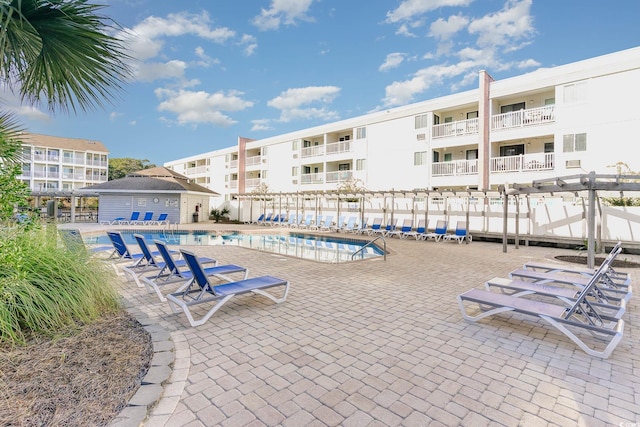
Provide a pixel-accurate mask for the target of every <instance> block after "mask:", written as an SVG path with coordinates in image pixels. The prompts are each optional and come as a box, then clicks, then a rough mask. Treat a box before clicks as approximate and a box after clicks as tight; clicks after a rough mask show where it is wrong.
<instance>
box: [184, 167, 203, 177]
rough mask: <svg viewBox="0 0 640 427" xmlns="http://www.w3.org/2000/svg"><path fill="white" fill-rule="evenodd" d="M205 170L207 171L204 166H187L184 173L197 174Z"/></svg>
mask: <svg viewBox="0 0 640 427" xmlns="http://www.w3.org/2000/svg"><path fill="white" fill-rule="evenodd" d="M206 172H207V167H206V166H195V167H191V168H187V170H186V171H185V175H197V174H200V173H206Z"/></svg>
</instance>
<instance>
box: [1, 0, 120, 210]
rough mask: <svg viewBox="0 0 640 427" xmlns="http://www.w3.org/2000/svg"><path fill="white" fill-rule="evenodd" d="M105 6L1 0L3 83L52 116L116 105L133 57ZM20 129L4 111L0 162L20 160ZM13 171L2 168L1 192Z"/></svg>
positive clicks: (72, 0)
mask: <svg viewBox="0 0 640 427" xmlns="http://www.w3.org/2000/svg"><path fill="white" fill-rule="evenodd" d="M102 8H103V6H99V5H92V4H88V3H87V1H86V0H0V85H3V86H4V87H6V88H7V89H9V90H11V91H13V92H15V93H18V94H19V95H20V99H21V101H22V102H23V103H29V104H34V105H39V104H46V105H47V108H48V109H49V111H52V112H53V111H56V110H62V111H64V112H70V111H73V112H74V113H76V112H77V110H82V111H87V110H89V109H93V108H95V107H101V106H103V102H104V101H105V100H107V101H112V100H113V99H114V98H113V97H114V95H115V94H116V93H117V92H119V91H120V90H121V89H122V84H123V82H125V81H126V79H127V77H129V75H130V69H129V67H128V66H127V61H128V60H129V59H130V58H129V56H128V55H126V54H125V53H124V45H123V43H122V41H121V40H120V39H118V38H116V37H114V36H112V35H109V33H110V32H111V30H113V29H114V28H115V27H116V25H115V23H113V21H111V20H110V19H109V18H107V17H106V16H102V15H100V14H99V11H100V9H102ZM20 131H21V129H20V127H19V125H18V122H17V120H15V118H14V117H13V115H12V114H11V113H9V112H4V111H0V164H3V165H7V164H14V165H15V164H16V163H17V162H19V160H20V150H19V148H20V143H19V138H20ZM15 171H16V168H2V172H1V175H3V176H0V192H3V191H5V192H6V191H7V190H9V188H8V187H7V186H6V185H9V183H11V181H12V180H11V178H15V176H17V175H16V174H15ZM18 173H19V171H18ZM7 174H8V175H11V174H13V176H7ZM11 188H12V189H13V190H12V191H15V187H14V186H13V185H11ZM22 193H24V191H22V192H21V194H22ZM0 215H1V214H0Z"/></svg>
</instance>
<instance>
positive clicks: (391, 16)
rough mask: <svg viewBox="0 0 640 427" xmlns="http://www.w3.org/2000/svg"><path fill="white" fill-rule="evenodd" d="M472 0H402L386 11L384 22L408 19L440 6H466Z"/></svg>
mask: <svg viewBox="0 0 640 427" xmlns="http://www.w3.org/2000/svg"><path fill="white" fill-rule="evenodd" d="M472 1H473V0H429V1H426V0H404V1H403V2H402V3H400V6H398V7H397V8H396V9H395V10H390V11H389V12H387V19H386V22H388V23H395V22H400V21H409V20H412V19H413V18H414V17H416V16H419V15H422V14H424V13H427V12H430V11H432V10H436V9H439V8H441V7H451V6H468V5H469V4H470V3H471V2H472Z"/></svg>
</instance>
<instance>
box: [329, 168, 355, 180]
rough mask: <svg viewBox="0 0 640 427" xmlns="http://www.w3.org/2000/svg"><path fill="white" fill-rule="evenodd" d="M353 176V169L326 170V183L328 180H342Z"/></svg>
mask: <svg viewBox="0 0 640 427" xmlns="http://www.w3.org/2000/svg"><path fill="white" fill-rule="evenodd" d="M352 178H353V171H335V172H327V176H326V179H327V183H329V182H344V181H348V180H350V179H352Z"/></svg>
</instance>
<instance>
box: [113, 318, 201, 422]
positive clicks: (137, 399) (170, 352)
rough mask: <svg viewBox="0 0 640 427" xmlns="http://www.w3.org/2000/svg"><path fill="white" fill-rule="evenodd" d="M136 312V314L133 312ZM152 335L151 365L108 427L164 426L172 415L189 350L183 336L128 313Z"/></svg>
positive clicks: (187, 361) (186, 366)
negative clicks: (127, 401) (138, 386)
mask: <svg viewBox="0 0 640 427" xmlns="http://www.w3.org/2000/svg"><path fill="white" fill-rule="evenodd" d="M133 311H135V312H133ZM129 312H130V313H131V314H132V315H134V316H135V318H136V320H137V321H138V322H140V324H141V325H143V326H144V328H145V330H146V331H147V332H149V334H150V335H151V341H152V344H153V356H152V357H151V366H150V367H149V370H148V371H147V373H146V375H145V376H144V378H143V379H142V383H141V385H140V388H138V390H137V391H136V393H135V394H134V395H133V397H132V398H131V399H130V400H129V403H128V405H127V406H126V407H125V408H124V409H123V410H122V411H120V413H119V414H118V415H117V416H116V417H115V418H114V419H113V420H112V421H111V422H110V423H109V427H134V426H135V427H138V426H141V425H144V424H147V423H148V425H153V426H163V425H165V424H166V422H167V421H168V420H169V418H170V417H171V416H172V415H173V411H174V410H175V408H176V406H177V405H178V402H179V401H180V397H181V396H182V392H183V390H184V387H185V385H186V380H187V376H188V375H189V367H190V364H191V350H190V349H189V344H188V343H187V341H186V337H185V336H184V333H182V332H180V331H177V332H174V333H170V332H169V331H167V330H166V329H165V328H164V327H162V326H161V325H159V324H158V323H156V321H154V320H152V319H149V318H148V317H147V316H146V315H144V314H142V313H141V312H139V311H137V310H129Z"/></svg>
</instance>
